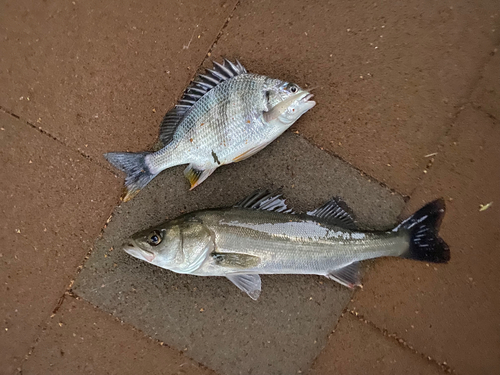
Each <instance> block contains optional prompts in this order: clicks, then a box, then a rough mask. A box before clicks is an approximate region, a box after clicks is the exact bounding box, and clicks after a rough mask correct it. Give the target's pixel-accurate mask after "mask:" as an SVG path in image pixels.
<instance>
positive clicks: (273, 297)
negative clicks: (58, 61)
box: [74, 133, 404, 374]
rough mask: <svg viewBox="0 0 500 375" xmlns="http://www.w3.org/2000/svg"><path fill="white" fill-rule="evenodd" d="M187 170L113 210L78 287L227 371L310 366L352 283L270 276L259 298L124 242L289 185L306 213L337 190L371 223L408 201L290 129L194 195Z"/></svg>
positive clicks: (287, 191) (384, 222)
mask: <svg viewBox="0 0 500 375" xmlns="http://www.w3.org/2000/svg"><path fill="white" fill-rule="evenodd" d="M181 171H182V168H175V169H173V170H170V171H166V172H164V173H163V174H162V175H161V176H159V177H157V179H155V181H154V182H153V183H152V184H151V185H152V186H150V187H149V188H146V189H145V190H143V191H141V193H140V194H139V195H138V196H137V197H136V198H134V199H133V200H132V201H131V202H128V203H126V204H122V205H121V206H120V207H118V208H117V209H116V210H115V213H114V215H113V219H112V221H111V223H110V224H109V226H108V228H107V229H106V231H105V234H104V236H103V238H102V239H101V240H100V241H99V242H98V244H97V246H96V250H95V251H94V252H93V253H92V255H91V257H90V259H89V260H88V262H87V263H86V264H85V267H84V269H83V271H82V273H81V274H80V276H79V277H78V279H77V281H76V283H75V287H74V291H75V293H76V294H78V295H79V296H81V297H83V298H84V299H87V300H88V301H90V302H92V303H93V304H95V305H97V306H98V307H100V308H102V309H104V310H106V311H109V312H111V313H113V314H114V315H115V316H117V317H119V318H120V319H123V320H124V321H126V322H129V323H131V324H133V325H134V326H136V327H138V328H140V329H141V330H143V331H144V332H146V333H147V334H149V335H151V336H152V337H155V338H158V339H159V340H162V341H165V342H166V343H167V344H168V345H171V346H173V347H175V348H178V349H179V350H184V352H185V353H186V355H188V356H190V357H192V358H194V359H195V360H197V361H199V362H200V363H203V364H205V365H206V366H208V367H210V368H212V369H214V370H216V371H218V372H220V373H221V374H236V373H237V374H252V373H253V374H292V373H296V372H297V371H303V372H304V371H306V370H307V369H308V367H309V365H310V364H311V362H312V361H313V359H314V358H315V357H316V356H317V355H318V354H319V352H320V350H321V348H322V347H323V346H324V345H325V342H326V337H327V335H328V333H329V332H330V331H331V329H332V328H333V327H334V326H335V323H336V321H337V319H338V317H339V315H340V313H341V312H342V310H343V309H344V307H345V305H346V304H347V302H348V301H349V297H350V295H351V292H350V290H349V289H347V288H345V287H341V286H340V285H338V284H336V283H335V282H333V281H330V280H327V279H326V278H320V277H313V276H264V277H263V278H262V294H261V296H260V298H259V300H258V301H257V302H255V301H252V300H251V299H250V298H248V296H247V295H245V294H244V293H242V292H240V291H239V290H238V289H237V288H236V287H235V286H234V285H232V284H231V283H230V282H229V281H228V280H226V279H225V278H215V277H212V278H203V277H196V276H187V275H178V274H174V273H172V272H169V271H166V270H162V269H159V268H157V267H155V266H152V265H149V264H146V263H145V262H141V261H138V260H137V259H135V258H132V257H130V256H129V255H127V254H126V253H124V252H123V251H121V250H120V249H119V246H120V245H122V244H123V242H124V241H125V240H126V238H127V236H129V235H131V234H133V233H134V232H135V231H137V230H140V229H144V228H147V227H149V226H151V225H152V224H153V223H159V222H161V221H163V220H164V219H165V218H167V217H168V218H170V219H172V218H174V217H175V216H177V215H179V214H180V213H182V212H184V211H187V212H189V211H192V210H195V209H200V208H206V207H221V206H222V207H223V206H231V205H233V204H234V203H236V202H237V201H239V200H240V199H242V198H244V197H245V196H246V195H248V194H249V193H251V192H252V191H253V190H254V189H256V188H263V187H275V188H276V187H283V192H284V195H285V196H286V197H289V198H290V205H291V207H296V208H298V209H300V210H305V209H310V208H314V207H317V206H319V205H321V204H322V203H323V202H324V201H325V200H327V199H328V198H329V197H331V196H336V195H339V196H341V197H342V198H344V199H345V201H346V202H347V203H348V204H349V203H351V202H352V208H353V210H354V212H356V213H359V215H358V217H359V218H360V220H361V222H362V223H363V224H364V225H367V226H370V227H378V228H380V227H390V226H392V224H393V223H394V222H395V220H396V217H397V215H398V214H399V212H400V210H401V209H402V207H403V204H404V202H403V200H402V199H401V197H400V196H398V195H396V194H393V193H391V192H390V191H389V190H388V189H385V188H383V187H381V186H380V185H379V184H378V183H377V182H374V181H371V182H369V181H368V180H367V179H366V178H363V177H361V176H360V173H359V172H358V171H356V170H355V169H353V168H352V167H349V166H348V165H347V164H346V163H344V162H342V161H340V160H339V159H336V158H334V157H332V156H330V155H328V154H327V153H325V152H323V151H321V150H319V149H318V148H316V147H314V146H312V145H310V144H309V143H307V141H305V140H304V139H303V138H301V137H299V136H296V135H294V134H290V133H288V134H286V135H284V136H283V137H281V138H280V140H279V142H276V143H274V144H272V145H271V146H269V147H268V148H267V149H266V150H264V151H262V152H260V153H259V154H258V155H256V156H254V157H252V158H251V159H248V160H246V161H243V162H241V163H238V164H232V165H229V166H225V167H224V168H220V169H219V170H217V172H216V173H214V175H213V176H212V177H210V179H208V180H207V181H206V182H204V183H203V184H202V185H200V186H199V187H198V188H197V189H196V190H194V191H192V192H189V191H188V190H187V182H185V181H183V179H184V177H183V176H182V173H181ZM229 186H230V188H229ZM110 249H113V250H112V251H111V250H110ZM236 368H237V370H236Z"/></svg>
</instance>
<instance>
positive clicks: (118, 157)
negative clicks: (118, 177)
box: [104, 152, 156, 202]
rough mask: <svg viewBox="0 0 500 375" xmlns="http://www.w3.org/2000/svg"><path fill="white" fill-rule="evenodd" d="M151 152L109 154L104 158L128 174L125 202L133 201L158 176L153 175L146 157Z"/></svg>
mask: <svg viewBox="0 0 500 375" xmlns="http://www.w3.org/2000/svg"><path fill="white" fill-rule="evenodd" d="M148 154H149V152H138V153H132V152H108V153H107V154H104V157H105V158H106V159H107V160H108V161H109V162H110V163H111V164H113V165H114V166H115V167H116V168H118V169H120V170H121V171H123V172H125V173H126V174H127V177H125V192H124V195H123V197H122V198H123V201H124V202H127V201H129V200H131V199H132V198H133V197H135V195H136V194H137V193H138V192H139V191H140V190H141V189H142V188H143V187H144V186H146V185H147V184H148V183H149V181H151V180H152V179H153V178H154V177H155V176H156V174H153V173H151V171H150V169H149V168H148V166H147V165H146V160H145V157H146V155H148Z"/></svg>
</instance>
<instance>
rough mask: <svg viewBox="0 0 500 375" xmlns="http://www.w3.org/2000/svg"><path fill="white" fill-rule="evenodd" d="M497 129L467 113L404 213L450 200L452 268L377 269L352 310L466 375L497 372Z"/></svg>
mask: <svg viewBox="0 0 500 375" xmlns="http://www.w3.org/2000/svg"><path fill="white" fill-rule="evenodd" d="M499 125H500V124H499V123H498V122H497V121H495V120H493V119H492V118H490V117H489V116H488V115H487V114H485V113H483V112H480V111H477V110H474V109H472V108H471V107H470V106H468V107H467V108H465V109H464V110H463V111H462V112H461V113H460V114H459V116H458V117H457V119H456V121H455V123H454V126H453V129H452V130H451V132H450V134H449V135H448V137H447V138H446V139H445V141H444V147H443V148H442V150H440V151H439V154H438V155H437V156H436V161H435V163H434V165H433V166H432V167H431V168H430V170H429V176H428V179H426V180H425V181H424V183H423V184H422V186H420V187H419V188H418V189H417V190H416V192H415V193H414V194H413V196H412V198H411V200H410V202H409V206H408V208H407V212H409V211H413V210H415V209H417V208H418V207H419V206H421V205H422V204H423V203H424V202H427V201H429V200H430V199H432V198H435V197H439V196H443V197H445V198H446V199H447V200H448V202H447V213H446V217H445V219H444V221H443V225H442V230H441V232H442V235H443V238H444V239H445V240H446V241H447V242H448V244H449V245H450V248H451V262H450V263H449V264H447V265H432V264H431V265H427V264H425V263H416V262H415V263H412V264H408V262H405V261H399V260H394V261H393V260H387V261H383V262H382V261H381V262H375V266H374V267H373V272H370V273H369V274H367V275H366V277H365V287H364V289H363V291H362V292H359V293H356V294H355V296H354V297H353V298H354V302H352V304H351V307H350V308H352V309H355V310H356V311H358V312H359V313H360V314H362V315H363V316H364V317H365V318H366V319H368V320H370V321H372V322H373V323H374V324H376V325H377V326H379V327H383V328H385V329H387V330H388V331H389V332H392V333H395V334H396V335H398V336H400V337H403V338H404V339H405V340H406V341H407V342H408V343H409V344H411V345H413V346H414V347H415V349H416V350H417V351H419V352H421V353H427V355H429V356H432V357H433V358H434V359H435V360H436V361H438V362H439V363H444V362H446V363H447V364H448V365H449V366H451V368H453V369H456V370H457V372H458V373H462V374H486V373H492V370H493V369H499V368H500V355H499V354H500V318H499V316H498V313H497V312H498V311H499V309H500V296H499V294H498V293H496V292H495V291H494V290H496V288H497V286H498V285H499V284H500V275H499V273H498V269H499V268H500V257H499V252H500V241H499V239H500V231H499V227H498V223H499V222H500V205H499V204H498V203H499V202H500V191H499V185H498V183H499V181H500V168H499V166H498V162H499V160H500V149H499V148H498V141H499V140H500V126H499ZM491 201H493V205H492V206H491V207H490V208H489V209H487V210H486V211H483V212H480V211H479V208H480V205H481V204H487V203H489V202H491ZM388 280H391V282H388ZM493 286H494V287H493Z"/></svg>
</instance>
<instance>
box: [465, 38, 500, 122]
mask: <svg viewBox="0 0 500 375" xmlns="http://www.w3.org/2000/svg"><path fill="white" fill-rule="evenodd" d="M472 100H473V102H474V104H475V105H476V106H478V107H479V108H481V109H482V110H484V111H485V112H486V113H488V114H490V115H492V116H494V117H495V118H496V119H497V120H500V53H499V50H498V47H497V48H495V49H494V50H493V51H492V52H491V58H490V60H489V61H488V63H487V64H486V66H485V67H484V69H483V71H482V72H481V80H480V81H479V84H478V85H477V87H476V89H475V90H474V93H473V94H472Z"/></svg>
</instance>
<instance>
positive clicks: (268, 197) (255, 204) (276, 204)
mask: <svg viewBox="0 0 500 375" xmlns="http://www.w3.org/2000/svg"><path fill="white" fill-rule="evenodd" d="M234 207H237V208H248V209H252V210H264V211H275V212H282V213H285V214H293V210H292V209H291V208H288V207H287V205H286V203H285V199H284V198H282V197H281V194H276V193H270V192H268V191H265V190H257V191H256V192H254V193H252V194H251V195H249V196H248V197H246V198H245V199H243V200H242V201H240V202H238V203H236V204H235V205H234Z"/></svg>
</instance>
